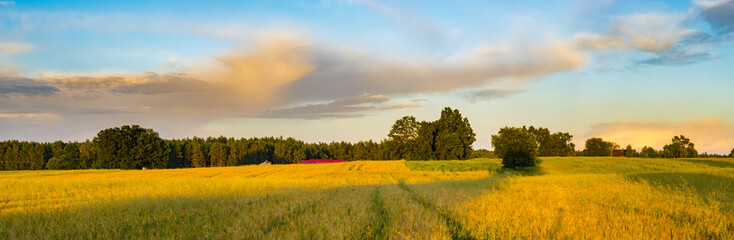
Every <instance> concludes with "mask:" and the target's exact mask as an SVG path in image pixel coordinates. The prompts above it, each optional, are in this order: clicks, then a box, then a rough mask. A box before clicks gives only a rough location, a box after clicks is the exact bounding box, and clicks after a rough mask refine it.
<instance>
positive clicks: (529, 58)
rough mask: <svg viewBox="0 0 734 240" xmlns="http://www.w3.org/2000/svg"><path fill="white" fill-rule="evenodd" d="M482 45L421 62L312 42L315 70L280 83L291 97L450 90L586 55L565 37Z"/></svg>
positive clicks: (519, 79) (565, 66) (562, 67)
mask: <svg viewBox="0 0 734 240" xmlns="http://www.w3.org/2000/svg"><path fill="white" fill-rule="evenodd" d="M485 49H486V48H477V49H476V50H475V51H472V52H471V53H470V54H466V55H463V56H457V57H456V58H455V59H457V60H456V61H454V62H448V61H445V62H439V63H435V62H422V61H419V60H412V61H408V60H401V59H394V58H385V57H380V56H374V55H370V54H367V53H354V52H349V51H334V50H327V49H325V48H319V47H314V48H311V49H310V50H309V51H308V53H309V57H308V58H309V59H311V61H312V63H313V64H314V70H313V71H312V72H310V73H308V74H306V75H305V76H303V78H301V79H299V80H298V81H294V82H293V83H292V84H290V85H289V86H288V87H287V88H285V90H284V92H285V94H284V96H286V98H288V99H289V100H291V101H297V100H324V99H335V98H345V97H349V96H354V95H357V94H361V93H363V92H373V93H379V94H385V95H393V94H414V93H435V92H450V91H454V90H459V89H466V88H475V87H482V86H486V85H487V84H493V83H500V82H508V81H509V82H510V84H511V85H522V84H524V83H525V82H527V80H528V79H537V78H540V77H542V76H545V75H548V74H552V73H556V72H562V71H568V70H572V69H575V68H578V67H580V66H582V65H583V64H584V63H585V62H586V61H587V55H586V53H585V52H584V51H582V50H580V49H579V48H577V47H575V46H573V45H570V44H564V43H552V44H549V45H547V46H508V47H506V48H505V49H506V50H504V51H502V52H494V53H492V54H491V55H486V54H485V53H486V52H485Z"/></svg>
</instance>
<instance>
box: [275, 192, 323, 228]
mask: <svg viewBox="0 0 734 240" xmlns="http://www.w3.org/2000/svg"><path fill="white" fill-rule="evenodd" d="M324 198H325V197H324V196H323V195H322V196H321V197H319V198H318V199H315V200H310V201H308V202H306V203H304V204H299V205H296V206H295V207H292V208H291V207H288V209H287V210H286V212H285V213H284V214H282V215H279V216H276V217H273V218H270V219H268V222H267V225H265V228H264V229H263V233H264V234H266V235H267V234H268V233H270V232H272V231H273V230H274V229H276V228H278V227H281V226H285V225H287V224H288V223H289V222H291V221H292V219H293V218H295V217H297V216H299V215H301V214H303V213H305V212H306V211H308V210H311V209H313V208H315V207H316V205H317V204H318V203H319V202H322V201H323V199H324Z"/></svg>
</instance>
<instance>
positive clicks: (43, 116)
mask: <svg viewBox="0 0 734 240" xmlns="http://www.w3.org/2000/svg"><path fill="white" fill-rule="evenodd" d="M58 118H60V116H59V115H58V114H55V113H5V112H0V119H11V120H27V119H34V120H53V119H58Z"/></svg>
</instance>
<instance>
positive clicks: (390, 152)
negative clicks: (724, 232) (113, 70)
mask: <svg viewBox="0 0 734 240" xmlns="http://www.w3.org/2000/svg"><path fill="white" fill-rule="evenodd" d="M517 129H518V131H520V132H523V133H525V134H526V135H527V136H530V137H529V139H530V140H529V141H530V143H529V145H530V146H533V148H534V150H533V151H534V152H533V157H535V156H541V157H544V156H610V155H613V151H614V149H617V148H619V145H618V144H616V143H612V142H608V141H604V140H603V139H601V138H591V139H588V140H587V141H586V146H585V149H584V150H583V151H576V149H575V145H574V144H573V143H571V140H572V138H573V136H572V135H571V134H569V133H564V132H556V133H551V132H550V131H549V130H548V129H547V128H543V127H534V126H530V127H522V128H517ZM500 133H502V130H501V131H500ZM387 136H388V138H386V139H383V140H381V141H379V142H376V141H372V140H369V141H360V142H356V143H350V142H331V143H321V142H319V143H307V142H304V141H301V140H297V139H294V138H290V137H288V138H284V137H261V138H257V137H253V138H239V139H235V138H231V137H230V138H227V137H223V136H220V137H208V138H201V137H193V138H186V139H162V138H160V137H159V135H158V133H157V132H155V131H154V130H153V129H147V128H143V127H140V126H138V125H125V126H121V127H115V128H108V129H104V130H102V131H100V132H99V133H98V134H97V136H95V137H94V139H93V140H91V141H90V140H87V141H84V142H62V141H55V142H51V143H39V142H27V141H17V140H9V141H2V142H0V170H40V169H90V168H91V169H141V168H189V167H197V168H198V167H224V166H239V165H250V164H260V163H263V162H265V161H268V162H270V163H273V164H294V163H299V162H300V161H301V160H306V159H327V158H328V159H345V160H347V161H354V160H397V159H406V160H454V159H458V160H465V159H470V158H478V157H495V155H494V152H492V151H488V150H485V149H477V150H474V149H472V147H471V144H472V143H473V142H474V141H475V136H476V135H475V133H474V131H473V130H472V128H471V125H470V123H469V120H468V119H467V118H465V117H462V116H461V113H460V112H459V111H458V110H456V109H451V108H449V107H446V108H444V109H443V111H442V112H441V116H440V118H439V119H437V120H435V121H417V120H416V119H415V117H413V116H405V117H403V118H401V119H398V120H397V121H395V123H394V124H393V126H392V128H391V129H390V131H389V134H388V135H387ZM495 137H496V136H493V139H494V138H495ZM493 145H494V143H493ZM732 154H734V149H733V150H732ZM624 155H625V156H626V157H650V158H655V157H669V158H678V157H697V156H699V157H710V156H719V155H709V154H702V155H698V153H697V151H696V150H695V148H694V144H693V143H692V142H691V141H690V139H688V138H686V137H684V136H683V135H681V136H680V137H679V136H676V137H674V138H673V139H672V143H671V144H669V145H666V146H665V147H664V148H663V149H662V150H659V151H656V150H654V149H652V148H651V147H647V146H645V147H643V148H642V151H640V152H639V153H638V152H636V151H635V150H633V149H632V148H631V146H629V145H628V146H627V148H626V151H624Z"/></svg>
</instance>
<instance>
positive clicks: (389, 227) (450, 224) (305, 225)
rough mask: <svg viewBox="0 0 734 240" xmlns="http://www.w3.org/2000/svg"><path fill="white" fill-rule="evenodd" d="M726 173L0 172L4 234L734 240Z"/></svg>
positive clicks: (477, 164) (326, 167) (624, 162)
mask: <svg viewBox="0 0 734 240" xmlns="http://www.w3.org/2000/svg"><path fill="white" fill-rule="evenodd" d="M730 163H732V164H734V160H732V159H715V160H706V159H644V158H640V159H636V158H633V159H627V158H543V163H542V164H541V165H540V166H539V167H536V168H534V169H524V170H517V171H513V170H508V171H504V172H503V171H497V169H498V167H499V166H500V165H499V160H498V159H477V160H469V161H439V162H404V161H357V162H347V163H336V164H309V165H272V166H243V167H227V168H203V169H170V170H131V171H121V170H77V171H15V172H0V236H3V237H2V238H3V239H17V238H20V239H39V238H40V239H59V238H72V239H100V238H105V239H120V238H165V239H202V238H204V239H207V238H211V239H222V238H235V239H385V238H389V239H457V238H458V239H460V238H469V239H471V238H476V239H517V238H520V239H543V238H548V239H732V234H733V233H734V194H732V193H733V192H734V168H732V167H731V166H730V165H729V164H730ZM406 165H407V166H406ZM411 169H412V170H411ZM490 169H492V170H491V171H490Z"/></svg>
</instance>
